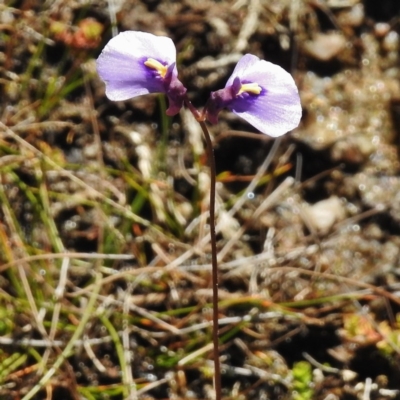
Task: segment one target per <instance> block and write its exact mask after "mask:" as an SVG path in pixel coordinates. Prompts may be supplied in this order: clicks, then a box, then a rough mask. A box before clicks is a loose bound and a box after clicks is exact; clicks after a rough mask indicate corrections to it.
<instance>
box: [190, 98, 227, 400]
mask: <svg viewBox="0 0 400 400" xmlns="http://www.w3.org/2000/svg"><path fill="white" fill-rule="evenodd" d="M185 105H186V107H187V108H188V109H189V110H190V111H191V112H192V114H193V116H194V117H195V118H196V120H197V121H198V123H199V124H200V126H201V129H202V131H203V134H204V138H205V140H206V151H207V160H208V165H209V167H210V180H211V182H210V206H209V212H210V237H211V265H212V294H213V295H212V304H213V315H212V316H213V318H212V320H213V354H214V390H215V400H221V398H222V387H221V366H220V363H219V335H218V325H219V324H218V315H219V311H218V261H217V236H216V232H215V182H216V176H217V171H216V167H215V157H214V148H213V145H212V141H211V136H210V133H209V132H208V129H207V126H206V123H205V122H204V119H205V116H204V113H202V112H199V111H198V110H197V109H196V108H195V107H194V106H193V105H192V103H191V102H190V101H189V100H188V99H186V100H185Z"/></svg>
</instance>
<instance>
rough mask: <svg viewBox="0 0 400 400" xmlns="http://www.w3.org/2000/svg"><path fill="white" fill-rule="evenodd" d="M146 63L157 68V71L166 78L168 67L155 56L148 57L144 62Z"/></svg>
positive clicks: (152, 67)
mask: <svg viewBox="0 0 400 400" xmlns="http://www.w3.org/2000/svg"><path fill="white" fill-rule="evenodd" d="M144 65H145V66H146V67H149V68H151V69H155V70H156V71H158V73H159V74H160V76H161V78H165V75H166V73H167V70H168V67H167V66H165V65H162V64H161V63H160V62H159V61H157V60H155V59H154V58H148V59H147V61H145V62H144Z"/></svg>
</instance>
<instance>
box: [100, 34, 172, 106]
mask: <svg viewBox="0 0 400 400" xmlns="http://www.w3.org/2000/svg"><path fill="white" fill-rule="evenodd" d="M149 58H151V59H154V60H156V61H158V62H160V63H161V64H162V65H164V66H171V65H174V64H175V62H176V49H175V45H174V43H173V42H172V40H171V39H170V38H168V37H164V36H155V35H152V34H150V33H146V32H136V31H127V32H122V33H120V34H119V35H117V36H115V37H114V38H112V39H111V40H110V41H109V42H108V44H107V45H106V47H105V48H104V50H103V51H102V53H101V54H100V56H99V58H98V59H97V71H98V73H99V76H100V78H101V79H102V80H103V81H104V82H105V83H106V95H107V97H108V98H109V99H110V100H127V99H130V98H132V97H135V96H140V95H143V94H148V93H157V92H166V89H165V85H164V82H163V80H162V79H161V78H160V76H159V74H158V71H156V70H153V69H151V68H148V67H146V66H145V65H144V63H145V62H146V61H147V60H148V59H149ZM173 69H174V70H173V73H172V75H174V76H175V77H176V76H177V75H178V73H177V71H176V66H175V65H174V67H173Z"/></svg>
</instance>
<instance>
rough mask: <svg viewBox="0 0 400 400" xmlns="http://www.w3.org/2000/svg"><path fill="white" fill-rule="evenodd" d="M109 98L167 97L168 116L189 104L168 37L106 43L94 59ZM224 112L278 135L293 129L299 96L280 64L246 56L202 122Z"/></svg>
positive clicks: (136, 36) (137, 35)
mask: <svg viewBox="0 0 400 400" xmlns="http://www.w3.org/2000/svg"><path fill="white" fill-rule="evenodd" d="M97 70H98V73H99V75H100V77H101V79H102V80H103V81H105V83H106V95H107V97H108V98H109V99H110V100H127V99H129V98H132V97H136V96H140V95H144V94H148V93H165V94H166V96H167V97H168V100H169V108H168V110H167V114H168V115H175V114H177V113H178V112H179V110H180V109H181V107H182V106H183V105H184V104H186V105H188V106H189V107H190V102H189V100H188V98H187V95H186V88H185V87H184V86H183V84H182V82H181V81H180V80H179V79H178V70H177V68H176V49H175V45H174V43H173V42H172V40H171V39H170V38H167V37H163V36H154V35H152V34H150V33H145V32H136V31H127V32H123V33H120V34H119V35H117V36H116V37H114V38H113V39H111V40H110V42H109V43H108V44H107V45H106V47H105V48H104V50H103V52H102V53H101V54H100V56H99V58H98V60H97ZM223 108H227V109H229V110H231V111H232V112H234V113H235V114H237V115H238V116H240V117H242V118H243V119H245V120H246V121H247V122H249V123H250V124H251V125H253V126H254V127H256V128H257V129H258V130H260V131H261V132H262V133H265V134H267V135H269V136H273V137H277V136H281V135H283V134H284V133H286V132H288V131H290V130H292V129H294V128H295V127H297V125H298V124H299V121H300V118H301V105H300V98H299V94H298V91H297V87H296V84H295V82H294V80H293V78H292V76H291V75H290V74H289V73H287V72H286V71H285V70H284V69H282V68H281V67H279V66H278V65H275V64H272V63H270V62H267V61H264V60H260V59H259V58H258V57H256V56H254V55H251V54H246V55H244V56H243V57H242V58H241V59H240V60H239V62H238V63H237V65H236V67H235V69H234V71H233V73H232V75H231V76H230V78H229V79H228V81H227V83H226V86H225V88H224V89H221V90H217V91H216V92H212V93H211V94H210V98H209V100H208V101H207V103H206V106H205V107H204V110H203V111H202V113H198V114H197V116H196V117H197V118H198V119H200V120H205V119H207V120H208V121H209V122H211V123H213V124H215V123H217V122H218V114H219V112H220V111H221V110H222V109H223Z"/></svg>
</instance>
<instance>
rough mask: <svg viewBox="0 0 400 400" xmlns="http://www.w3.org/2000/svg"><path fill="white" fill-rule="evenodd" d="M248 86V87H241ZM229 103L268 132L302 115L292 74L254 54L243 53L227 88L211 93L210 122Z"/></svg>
mask: <svg viewBox="0 0 400 400" xmlns="http://www.w3.org/2000/svg"><path fill="white" fill-rule="evenodd" d="M241 87H243V88H245V87H247V88H248V89H247V90H243V91H242V90H240V89H241ZM223 107H226V108H228V109H230V110H231V111H233V112H234V113H235V114H237V115H238V116H240V117H241V118H243V119H245V120H246V121H247V122H249V123H250V124H251V125H253V126H254V127H255V128H257V129H258V130H260V131H261V132H262V133H265V134H267V135H269V136H273V137H278V136H281V135H283V134H285V133H286V132H288V131H290V130H292V129H294V128H296V127H297V126H298V124H299V122H300V118H301V114H302V111H301V104H300V97H299V94H298V90H297V87H296V84H295V82H294V80H293V78H292V76H291V75H290V74H289V73H288V72H286V71H285V70H284V69H283V68H281V67H280V66H278V65H275V64H272V63H270V62H267V61H264V60H260V59H259V58H258V57H256V56H253V55H251V54H246V55H245V56H243V57H242V58H241V59H240V60H239V62H238V64H237V65H236V67H235V69H234V71H233V73H232V75H231V76H230V78H229V79H228V81H227V83H226V86H225V89H222V90H219V91H217V92H214V93H212V94H211V97H210V101H209V103H208V106H207V108H206V112H207V117H208V119H209V120H210V122H213V123H215V122H216V120H217V115H218V112H219V111H220V110H221V109H222V108H223Z"/></svg>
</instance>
